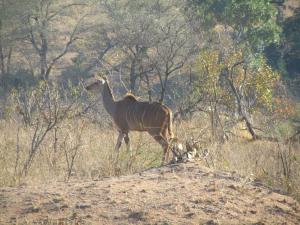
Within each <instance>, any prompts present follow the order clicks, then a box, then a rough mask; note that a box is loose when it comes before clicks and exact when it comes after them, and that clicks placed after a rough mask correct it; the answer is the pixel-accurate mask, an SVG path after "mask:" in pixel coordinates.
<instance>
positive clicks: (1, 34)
mask: <svg viewBox="0 0 300 225" xmlns="http://www.w3.org/2000/svg"><path fill="white" fill-rule="evenodd" d="M33 4H34V1H33V0H25V1H22V0H16V1H12V0H2V1H1V2H0V72H1V74H0V78H1V80H2V78H3V76H4V75H5V74H9V73H10V71H11V58H12V54H13V48H14V46H15V45H16V42H17V41H18V40H19V39H20V38H23V35H22V23H21V19H22V17H23V16H24V15H25V14H26V13H27V12H28V11H29V10H30V8H31V7H32V5H33Z"/></svg>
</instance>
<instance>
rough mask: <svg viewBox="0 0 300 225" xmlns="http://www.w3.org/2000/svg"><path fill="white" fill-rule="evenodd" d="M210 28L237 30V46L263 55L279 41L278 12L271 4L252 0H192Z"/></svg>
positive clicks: (192, 5)
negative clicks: (266, 49)
mask: <svg viewBox="0 0 300 225" xmlns="http://www.w3.org/2000/svg"><path fill="white" fill-rule="evenodd" d="M189 4H190V5H191V7H194V6H195V7H196V12H197V14H198V15H199V17H200V18H201V21H202V22H203V24H204V25H206V27H207V28H209V29H212V28H214V26H215V25H217V24H221V25H224V26H225V27H227V26H229V27H230V28H232V29H233V31H234V38H235V41H236V43H238V44H243V45H244V46H245V47H250V48H251V49H252V50H254V51H255V52H260V51H261V50H263V48H264V47H265V46H267V45H269V44H270V43H274V42H275V43H277V42H279V39H280V30H281V29H280V27H279V26H278V24H277V23H276V15H277V9H276V7H275V6H274V5H272V4H271V3H270V2H269V1H266V0H253V1H239V0H228V1H219V0H189Z"/></svg>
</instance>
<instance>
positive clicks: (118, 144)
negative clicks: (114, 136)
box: [115, 132, 125, 154]
mask: <svg viewBox="0 0 300 225" xmlns="http://www.w3.org/2000/svg"><path fill="white" fill-rule="evenodd" d="M124 137H125V134H124V133H123V132H119V136H118V140H117V144H116V146H115V151H118V154H119V149H120V147H121V145H122V141H123V139H124Z"/></svg>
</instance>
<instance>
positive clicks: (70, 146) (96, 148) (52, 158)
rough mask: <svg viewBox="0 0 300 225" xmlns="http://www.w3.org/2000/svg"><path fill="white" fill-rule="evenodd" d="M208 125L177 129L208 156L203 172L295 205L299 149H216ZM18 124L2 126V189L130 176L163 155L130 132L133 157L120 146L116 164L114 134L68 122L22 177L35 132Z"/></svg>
mask: <svg viewBox="0 0 300 225" xmlns="http://www.w3.org/2000/svg"><path fill="white" fill-rule="evenodd" d="M207 121H208V120H207V118H205V116H203V115H198V116H197V117H195V118H194V119H193V120H192V121H184V122H182V123H180V124H176V126H175V133H176V134H177V136H178V138H179V139H180V141H182V142H185V141H186V140H189V139H190V138H193V139H195V140H200V143H199V146H200V147H201V148H207V149H208V150H209V155H208V157H207V158H206V160H204V161H203V164H204V165H205V166H208V167H210V168H214V169H220V170H227V171H234V172H236V173H238V174H241V175H243V176H245V177H247V179H250V180H260V181H262V182H263V183H265V184H266V185H268V186H270V187H273V188H276V189H280V190H282V191H285V192H288V193H291V194H292V195H294V196H296V197H297V198H298V199H299V197H300V190H299V186H300V151H299V145H298V146H289V145H283V144H277V143H271V142H266V141H255V142H249V141H245V140H244V139H234V138H233V139H231V140H230V141H229V142H226V143H224V144H217V143H215V142H212V141H211V139H210V132H209V124H208V122H207ZM20 124H21V123H20V122H18V121H16V120H7V121H1V122H0V130H1V133H0V167H1V168H0V185H1V186H16V185H20V184H23V183H27V184H35V183H51V182H53V181H62V180H68V179H69V178H79V179H97V178H99V177H105V176H116V175H125V174H132V173H136V172H140V171H143V170H145V169H147V168H151V167H155V166H158V165H160V163H161V157H162V149H161V147H160V146H159V145H158V144H157V143H156V142H155V141H154V140H153V139H152V138H151V137H150V136H149V135H148V134H147V133H138V132H132V133H131V134H130V137H131V147H132V154H131V155H130V154H129V153H128V152H127V151H126V148H125V145H123V146H122V148H121V150H120V157H119V159H117V153H116V152H114V150H113V149H114V145H115V142H116V139H117V132H116V129H115V128H101V127H100V126H99V125H97V124H94V123H92V122H91V121H90V120H88V119H84V118H80V119H78V118H77V119H70V118H68V119H65V120H64V121H63V122H62V123H60V124H59V126H57V128H56V129H53V130H52V131H51V132H49V134H48V135H47V137H46V138H45V140H44V141H43V143H42V144H41V146H40V148H39V150H38V153H37V154H36V155H35V157H34V159H33V161H32V165H31V167H30V170H29V173H28V174H27V176H25V175H24V174H22V173H21V171H22V168H23V165H24V162H25V160H26V157H28V152H29V149H30V146H31V140H32V135H33V129H32V128H30V127H26V126H25V125H20ZM72 161H73V162H72Z"/></svg>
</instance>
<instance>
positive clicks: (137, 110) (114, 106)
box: [86, 78, 173, 164]
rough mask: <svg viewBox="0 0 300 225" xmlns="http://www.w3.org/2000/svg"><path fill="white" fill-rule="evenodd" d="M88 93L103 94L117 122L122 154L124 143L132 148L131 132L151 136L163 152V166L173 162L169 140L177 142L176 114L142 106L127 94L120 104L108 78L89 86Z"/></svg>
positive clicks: (161, 107)
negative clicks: (144, 132) (174, 125)
mask: <svg viewBox="0 0 300 225" xmlns="http://www.w3.org/2000/svg"><path fill="white" fill-rule="evenodd" d="M86 89H87V90H88V91H92V92H93V93H95V94H96V93H101V94H102V99H103V104H104V107H105V109H106V111H107V112H108V113H109V115H110V116H111V117H112V118H113V120H114V122H115V124H116V126H117V128H118V131H119V137H118V141H117V144H116V147H115V149H116V150H119V149H120V147H121V144H122V141H123V139H124V140H125V143H126V145H127V149H129V148H130V145H129V136H128V133H129V131H146V132H148V133H149V134H150V135H151V136H152V137H153V138H154V139H155V140H156V141H157V142H158V143H159V144H160V145H161V146H162V148H163V150H164V155H163V159H162V164H164V163H166V162H168V160H169V147H170V146H169V139H168V136H169V138H170V139H172V138H173V132H172V111H171V110H170V109H169V108H168V107H167V106H165V105H162V104H160V103H158V102H153V103H150V102H141V101H138V100H137V99H136V98H135V96H134V95H132V94H127V95H125V97H124V98H123V99H122V100H120V101H116V100H115V99H114V96H113V94H112V91H111V88H110V86H109V84H108V81H107V79H106V78H94V79H93V80H92V81H90V82H89V84H88V85H86Z"/></svg>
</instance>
